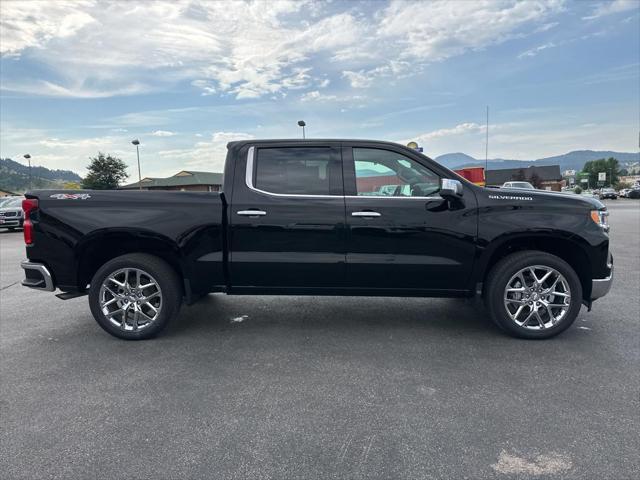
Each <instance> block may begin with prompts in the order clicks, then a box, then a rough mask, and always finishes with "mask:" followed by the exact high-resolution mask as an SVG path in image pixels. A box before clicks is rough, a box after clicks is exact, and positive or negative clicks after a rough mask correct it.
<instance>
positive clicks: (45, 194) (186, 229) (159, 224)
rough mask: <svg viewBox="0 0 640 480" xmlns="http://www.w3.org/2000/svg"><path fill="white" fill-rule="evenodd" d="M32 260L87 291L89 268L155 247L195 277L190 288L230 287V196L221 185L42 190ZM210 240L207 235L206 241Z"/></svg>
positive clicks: (64, 285) (69, 286)
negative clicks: (207, 188) (215, 188)
mask: <svg viewBox="0 0 640 480" xmlns="http://www.w3.org/2000/svg"><path fill="white" fill-rule="evenodd" d="M27 197H28V198H37V199H38V213H37V214H36V217H35V218H34V219H33V224H34V243H33V245H31V246H29V247H28V248H27V256H28V258H29V260H31V261H39V262H43V263H45V264H46V265H47V267H48V268H49V270H50V271H51V273H52V275H53V277H54V279H55V282H56V285H58V286H59V288H60V289H61V290H63V291H82V290H83V289H85V288H86V285H87V284H88V283H89V281H90V278H88V277H89V274H88V272H90V271H92V270H93V266H95V265H96V264H99V263H100V262H101V261H102V259H103V258H106V257H107V256H109V255H112V254H113V252H114V251H118V250H119V249H121V250H123V251H125V250H130V249H131V247H132V246H134V247H139V249H140V251H148V250H149V248H151V250H155V251H156V252H157V254H159V255H160V256H162V257H163V258H166V259H167V260H168V261H169V262H170V263H171V264H172V265H173V266H174V268H176V269H177V270H179V271H180V273H182V274H185V275H184V277H185V278H190V279H200V278H201V279H206V280H203V281H204V282H205V285H200V284H199V283H198V282H197V281H195V282H194V281H193V280H192V281H191V282H190V283H188V284H187V285H185V290H186V292H185V293H187V295H189V294H191V293H194V294H195V293H205V292H206V291H209V290H210V289H211V287H212V286H217V285H219V286H221V287H222V286H224V284H225V278H224V269H223V260H224V258H223V256H224V241H225V240H224V234H225V233H224V226H225V225H226V219H225V217H226V215H225V205H226V203H225V199H224V196H223V194H222V193H218V192H168V191H148V190H142V191H137V190H136V191H129V190H127V191H125V190H121V191H117V190H116V191H113V190H79V191H70V190H39V191H37V192H34V193H32V194H28V195H27ZM203 240H204V241H203Z"/></svg>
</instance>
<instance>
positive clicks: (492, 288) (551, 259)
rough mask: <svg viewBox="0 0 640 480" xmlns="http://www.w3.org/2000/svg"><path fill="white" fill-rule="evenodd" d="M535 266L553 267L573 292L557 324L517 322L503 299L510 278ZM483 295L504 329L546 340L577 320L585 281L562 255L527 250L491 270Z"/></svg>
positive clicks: (495, 319)
mask: <svg viewBox="0 0 640 480" xmlns="http://www.w3.org/2000/svg"><path fill="white" fill-rule="evenodd" d="M534 265H541V266H545V267H550V268H552V269H554V270H556V271H557V272H559V273H560V274H561V275H562V276H563V277H564V279H565V280H566V282H567V283H568V286H569V288H570V292H571V299H570V301H569V304H568V305H569V308H568V310H567V312H566V314H565V315H564V317H562V318H561V319H560V320H559V321H558V322H557V323H556V324H555V325H553V326H549V327H547V328H544V329H539V330H533V329H529V328H526V327H523V326H520V325H518V324H517V323H516V322H515V321H514V320H512V319H511V317H510V315H509V312H508V311H507V308H506V307H505V302H504V297H505V289H506V288H507V283H508V282H509V281H510V279H511V278H512V277H513V276H514V275H515V274H516V273H518V272H519V271H520V270H522V269H524V268H527V267H529V266H534ZM484 297H485V298H484V299H485V305H486V306H487V310H488V311H489V315H490V316H491V319H492V320H493V322H494V323H495V324H496V325H498V327H500V328H501V329H502V330H504V331H505V332H507V333H508V334H510V335H512V336H514V337H518V338H527V339H545V338H551V337H554V336H556V335H558V334H559V333H562V332H563V331H565V330H566V329H567V328H569V327H570V326H571V324H572V323H573V322H574V320H575V319H576V317H577V316H578V313H579V312H580V308H581V306H582V284H581V283H580V279H579V278H578V275H577V274H576V272H575V271H574V270H573V268H572V267H571V266H570V265H569V264H568V263H567V262H565V261H564V260H562V259H561V258H559V257H556V256H555V255H551V254H549V253H546V252H541V251H538V250H526V251H522V252H516V253H513V254H511V255H508V256H507V257H505V258H503V259H501V260H500V261H499V262H498V263H497V264H496V265H495V266H494V267H493V268H492V269H491V272H489V275H488V277H487V281H486V283H485V289H484ZM528 308H530V307H528ZM525 313H526V311H525ZM516 315H517V314H516ZM536 323H544V322H537V321H536ZM534 326H535V324H534Z"/></svg>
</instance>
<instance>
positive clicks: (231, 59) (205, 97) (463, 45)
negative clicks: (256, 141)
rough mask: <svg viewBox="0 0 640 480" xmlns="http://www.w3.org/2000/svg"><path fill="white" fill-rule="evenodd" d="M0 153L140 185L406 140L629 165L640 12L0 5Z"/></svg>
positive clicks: (636, 108) (539, 1) (538, 2)
mask: <svg viewBox="0 0 640 480" xmlns="http://www.w3.org/2000/svg"><path fill="white" fill-rule="evenodd" d="M0 22H1V29H0V54H1V57H0V157H2V158H7V157H8V158H13V159H14V160H17V161H23V162H24V159H23V158H22V156H23V155H24V154H25V153H29V154H30V155H31V156H32V162H33V164H36V165H43V166H46V167H49V168H61V169H69V170H73V171H75V172H77V173H79V174H81V175H84V174H85V172H86V166H87V164H88V162H89V157H91V156H95V155H96V154H97V153H98V151H101V152H105V153H110V154H113V155H116V156H118V157H120V158H122V159H123V160H124V161H125V162H126V163H127V164H128V165H129V166H130V168H129V173H130V174H131V177H132V178H131V180H136V179H137V171H136V170H135V168H134V166H135V162H136V157H135V147H134V146H133V145H131V140H132V139H134V138H138V139H140V143H141V145H140V159H141V163H142V175H143V177H144V176H151V177H158V176H168V175H172V174H174V173H176V172H177V171H179V170H182V169H187V170H189V169H190V170H205V171H221V169H222V165H223V163H224V156H225V153H226V143H227V142H228V141H230V140H235V139H249V138H298V137H300V136H301V131H300V127H298V126H297V121H298V120H301V119H303V120H305V121H306V123H307V136H308V137H316V138H370V139H381V140H391V141H399V142H407V141H409V140H416V141H418V143H419V144H420V145H421V146H423V148H424V151H425V153H426V154H427V155H429V156H431V157H435V156H438V155H441V154H444V153H449V152H464V153H467V154H469V155H472V156H474V157H476V158H484V155H485V122H486V106H487V105H489V106H490V127H489V136H490V139H489V157H490V158H515V159H535V158H541V157H545V156H551V155H557V154H562V153H566V152H568V151H571V150H582V149H593V150H616V151H627V152H635V151H638V132H639V128H640V0H613V1H600V0H596V1H569V0H520V1H517V0H495V1H493V0H477V1H475V0H461V1H436V0H434V1H424V2H411V1H406V0H402V1H396V0H390V1H361V2H358V1H349V2H344V1H337V0H335V1H327V2H321V1H304V0H302V1H263V0H261V1H204V0H189V1H186V0H185V1H171V2H163V1H151V0H144V1H135V0H131V1H110V2H105V1H98V0H74V1H68V2H67V1H63V0H56V1H42V2H40V1H33V0H32V1H12V0H2V2H0Z"/></svg>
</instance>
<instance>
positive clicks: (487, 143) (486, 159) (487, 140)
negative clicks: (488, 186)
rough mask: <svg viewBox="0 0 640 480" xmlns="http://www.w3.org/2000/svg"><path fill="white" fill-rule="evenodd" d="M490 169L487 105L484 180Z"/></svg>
mask: <svg viewBox="0 0 640 480" xmlns="http://www.w3.org/2000/svg"><path fill="white" fill-rule="evenodd" d="M488 167H489V105H487V134H486V139H485V142H484V178H485V180H486V178H487V170H488Z"/></svg>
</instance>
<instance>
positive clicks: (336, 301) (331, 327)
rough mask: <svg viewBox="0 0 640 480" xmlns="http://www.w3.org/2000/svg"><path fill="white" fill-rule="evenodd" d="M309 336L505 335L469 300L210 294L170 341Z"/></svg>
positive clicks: (186, 312) (186, 313)
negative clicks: (231, 334)
mask: <svg viewBox="0 0 640 480" xmlns="http://www.w3.org/2000/svg"><path fill="white" fill-rule="evenodd" d="M283 327H286V328H288V329H291V330H292V331H295V332H296V333H300V331H301V330H306V331H308V332H310V333H311V332H316V333H317V332H321V331H331V332H333V333H334V334H335V333H337V332H341V333H346V332H358V331H362V332H363V333H364V332H370V331H372V330H376V331H384V330H388V331H389V332H392V331H394V330H396V331H397V330H407V331H410V330H420V331H423V332H426V333H427V334H428V332H429V331H432V332H434V333H436V332H442V333H448V334H451V335H453V334H457V335H467V334H468V335H470V336H475V335H478V334H484V335H489V336H495V335H502V334H501V333H500V332H499V330H498V329H497V328H496V327H495V326H494V325H493V323H492V322H491V321H490V320H489V319H488V317H487V313H486V311H485V310H484V309H483V308H482V306H481V304H480V302H474V301H470V300H465V299H461V298H458V299H453V298H451V299H436V298H380V297H293V296H292V297H289V296H285V297H270V296H256V297H250V296H246V297H245V296H224V295H209V296H207V297H205V298H203V299H202V300H200V301H199V302H197V303H196V304H194V305H191V306H188V307H183V309H182V311H181V314H180V316H179V318H178V319H177V321H176V322H175V323H174V324H173V325H172V326H171V327H170V328H169V330H168V331H167V333H166V335H167V336H184V335H187V336H192V335H196V336H203V335H204V336H208V335H211V336H212V337H215V336H216V335H217V334H219V333H220V332H222V331H225V332H226V331H228V330H230V329H233V330H234V331H237V332H238V333H240V334H241V333H242V332H254V333H255V332H256V330H265V331H269V330H281V329H282V328H283Z"/></svg>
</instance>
